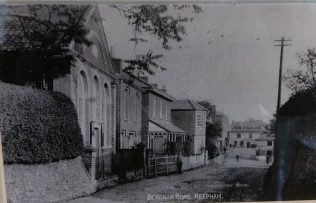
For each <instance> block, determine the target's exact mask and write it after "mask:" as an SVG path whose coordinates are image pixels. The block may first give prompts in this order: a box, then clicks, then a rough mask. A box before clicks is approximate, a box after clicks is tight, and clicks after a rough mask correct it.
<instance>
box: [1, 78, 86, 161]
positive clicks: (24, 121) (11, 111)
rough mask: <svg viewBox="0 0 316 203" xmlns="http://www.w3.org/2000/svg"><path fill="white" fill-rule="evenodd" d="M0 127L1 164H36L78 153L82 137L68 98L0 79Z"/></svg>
mask: <svg viewBox="0 0 316 203" xmlns="http://www.w3.org/2000/svg"><path fill="white" fill-rule="evenodd" d="M0 130H1V132H2V145H3V152H4V162H5V164H13V163H18V164H39V163H48V162H54V161H59V160H63V159H73V158H75V157H78V156H80V155H81V153H82V150H83V140H82V136H81V133H80V127H79V125H78V120H77V114H76V110H75V107H74V105H73V103H72V102H71V100H70V99H69V98H68V97H66V96H65V95H63V94H62V93H58V92H47V91H43V90H37V89H33V88H31V87H21V86H16V85H10V84H6V83H1V82H0Z"/></svg>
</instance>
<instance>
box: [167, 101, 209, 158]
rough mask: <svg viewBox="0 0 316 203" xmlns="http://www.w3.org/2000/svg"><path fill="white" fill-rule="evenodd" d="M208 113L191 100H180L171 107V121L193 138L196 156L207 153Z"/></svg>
mask: <svg viewBox="0 0 316 203" xmlns="http://www.w3.org/2000/svg"><path fill="white" fill-rule="evenodd" d="M207 111H208V110H207V109H206V108H204V107H203V106H201V105H200V104H198V103H196V102H194V101H191V100H178V101H174V102H172V105H171V120H172V122H173V123H174V124H175V125H176V126H178V127H180V128H181V129H183V130H185V131H186V132H187V133H188V136H190V137H191V138H192V141H193V153H194V154H201V153H203V152H204V151H205V131H206V115H207Z"/></svg>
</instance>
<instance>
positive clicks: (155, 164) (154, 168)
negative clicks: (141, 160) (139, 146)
mask: <svg viewBox="0 0 316 203" xmlns="http://www.w3.org/2000/svg"><path fill="white" fill-rule="evenodd" d="M147 161H148V163H147V170H148V173H147V176H149V177H153V176H158V175H168V174H170V173H176V172H177V156H165V157H150V158H148V160H147Z"/></svg>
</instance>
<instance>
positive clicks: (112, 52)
mask: <svg viewBox="0 0 316 203" xmlns="http://www.w3.org/2000/svg"><path fill="white" fill-rule="evenodd" d="M110 56H111V57H115V49H114V47H110Z"/></svg>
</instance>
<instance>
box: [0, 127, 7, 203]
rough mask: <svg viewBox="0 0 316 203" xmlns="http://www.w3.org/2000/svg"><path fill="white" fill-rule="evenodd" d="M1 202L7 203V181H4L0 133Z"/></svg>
mask: <svg viewBox="0 0 316 203" xmlns="http://www.w3.org/2000/svg"><path fill="white" fill-rule="evenodd" d="M0 186H1V188H0V202H3V203H6V202H7V195H6V190H5V179H4V165H3V155H2V142H1V132H0Z"/></svg>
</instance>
